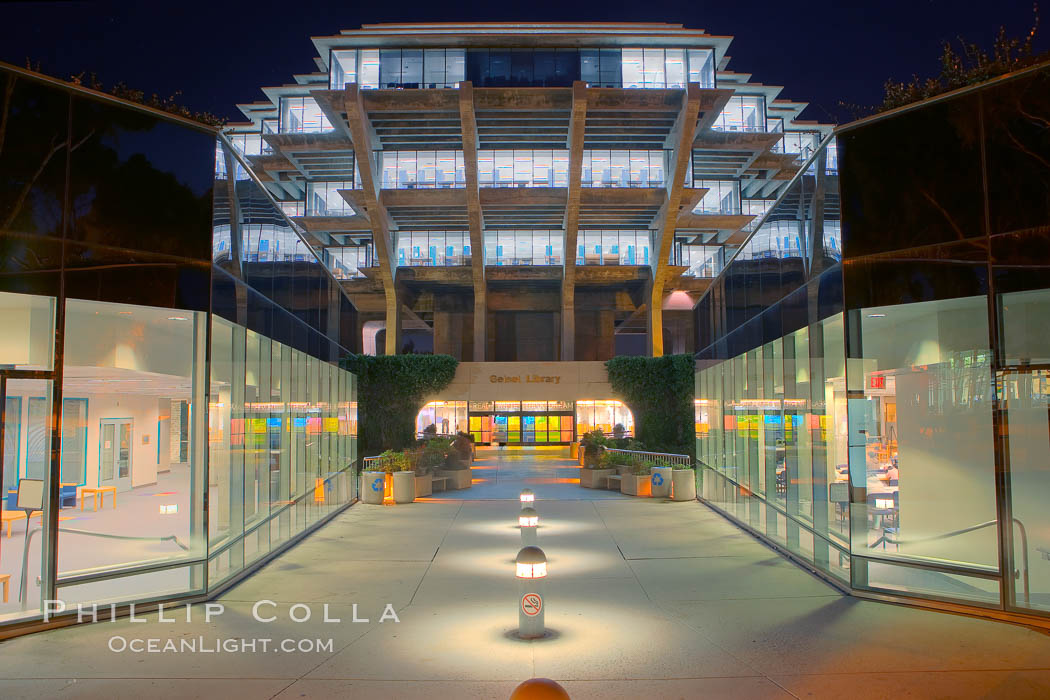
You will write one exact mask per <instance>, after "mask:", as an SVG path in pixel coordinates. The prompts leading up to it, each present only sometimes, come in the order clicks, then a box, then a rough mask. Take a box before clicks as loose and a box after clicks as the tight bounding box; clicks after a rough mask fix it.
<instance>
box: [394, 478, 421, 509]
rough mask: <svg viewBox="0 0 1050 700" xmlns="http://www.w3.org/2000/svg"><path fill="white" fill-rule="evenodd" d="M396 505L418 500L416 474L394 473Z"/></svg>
mask: <svg viewBox="0 0 1050 700" xmlns="http://www.w3.org/2000/svg"><path fill="white" fill-rule="evenodd" d="M393 476H394V489H393V490H394V503H411V502H412V501H414V500H416V473H415V472H394V475H393Z"/></svg>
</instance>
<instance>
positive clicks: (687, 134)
mask: <svg viewBox="0 0 1050 700" xmlns="http://www.w3.org/2000/svg"><path fill="white" fill-rule="evenodd" d="M705 92H710V91H704V90H701V89H700V86H699V85H698V84H696V83H689V84H688V87H687V89H686V91H685V95H684V99H683V100H682V103H681V108H680V109H679V112H678V117H677V118H676V119H675V126H674V128H673V129H672V131H671V134H672V136H674V141H673V143H671V144H670V145H671V148H672V150H671V162H670V164H669V167H668V169H667V173H668V179H667V201H666V202H665V204H664V207H663V209H662V210H661V212H660V217H661V218H660V221H659V225H658V227H657V229H656V240H654V241H653V245H652V249H653V250H654V251H655V253H654V255H653V261H652V265H653V279H652V284H651V285H650V289H649V350H650V354H651V355H652V356H653V357H659V356H661V355H663V354H664V338H663V308H662V307H663V296H664V286H665V284H666V282H667V278H668V275H669V271H668V261H669V260H670V257H671V246H672V244H673V243H674V233H675V227H676V224H677V222H678V216H679V213H680V210H681V206H682V197H683V194H684V192H685V184H684V183H685V176H686V170H687V169H688V167H689V153H690V150H691V148H692V145H693V141H694V140H695V139H696V128H697V119H698V118H699V115H700V108H701V100H702V97H703V96H704V93H705Z"/></svg>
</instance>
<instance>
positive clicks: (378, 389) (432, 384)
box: [342, 355, 459, 455]
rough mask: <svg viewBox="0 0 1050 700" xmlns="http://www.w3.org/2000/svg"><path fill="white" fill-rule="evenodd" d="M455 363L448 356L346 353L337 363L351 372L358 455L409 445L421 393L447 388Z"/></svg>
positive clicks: (412, 443) (421, 403) (413, 433)
mask: <svg viewBox="0 0 1050 700" xmlns="http://www.w3.org/2000/svg"><path fill="white" fill-rule="evenodd" d="M458 365H459V362H458V361H457V360H456V358H454V357H451V356H449V355H348V356H347V357H346V358H345V360H344V361H343V363H342V366H343V367H344V368H345V369H348V370H349V371H351V372H353V373H354V374H356V375H357V386H358V389H357V401H358V415H359V417H360V431H359V440H360V454H362V455H373V454H377V453H379V452H381V451H383V450H399V449H403V448H406V447H410V446H412V445H414V444H415V442H416V415H417V414H418V413H419V409H420V408H422V407H423V398H424V397H426V396H427V395H429V394H434V393H437V392H439V391H441V390H442V389H444V388H445V387H447V386H448V385H449V384H450V383H451V382H452V378H453V377H454V376H455V375H456V367H457V366H458Z"/></svg>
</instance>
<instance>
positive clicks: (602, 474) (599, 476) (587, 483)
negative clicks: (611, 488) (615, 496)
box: [580, 467, 615, 489]
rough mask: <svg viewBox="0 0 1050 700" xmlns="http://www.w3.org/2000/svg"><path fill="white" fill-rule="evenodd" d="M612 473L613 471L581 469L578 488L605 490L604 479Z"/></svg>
mask: <svg viewBox="0 0 1050 700" xmlns="http://www.w3.org/2000/svg"><path fill="white" fill-rule="evenodd" d="M614 472H615V470H614V469H584V468H582V467H581V468H580V486H582V487H583V488H585V489H601V488H605V485H606V481H605V478H606V477H607V476H609V475H610V474H612V473H614Z"/></svg>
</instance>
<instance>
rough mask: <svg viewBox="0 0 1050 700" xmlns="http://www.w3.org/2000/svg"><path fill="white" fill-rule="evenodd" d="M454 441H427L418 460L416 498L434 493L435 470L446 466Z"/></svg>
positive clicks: (445, 439)
mask: <svg viewBox="0 0 1050 700" xmlns="http://www.w3.org/2000/svg"><path fill="white" fill-rule="evenodd" d="M451 444H452V441H451V440H449V439H447V438H433V439H431V440H427V441H426V443H424V445H423V447H422V448H420V450H419V456H418V458H417V459H416V498H420V497H422V496H429V495H431V494H433V493H434V470H435V469H437V468H438V467H441V466H442V465H444V464H445V459H446V458H447V456H448V453H449V446H450V445H451Z"/></svg>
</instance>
